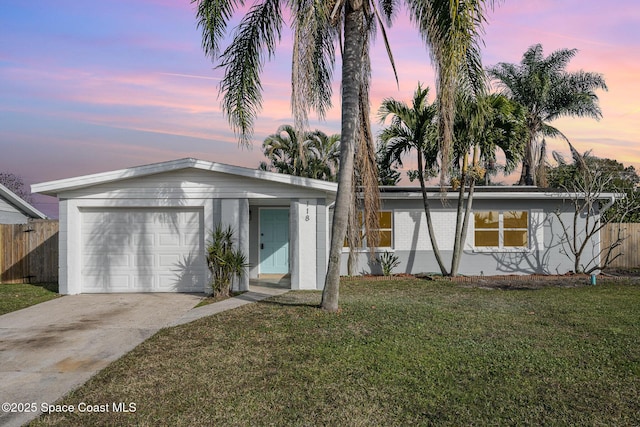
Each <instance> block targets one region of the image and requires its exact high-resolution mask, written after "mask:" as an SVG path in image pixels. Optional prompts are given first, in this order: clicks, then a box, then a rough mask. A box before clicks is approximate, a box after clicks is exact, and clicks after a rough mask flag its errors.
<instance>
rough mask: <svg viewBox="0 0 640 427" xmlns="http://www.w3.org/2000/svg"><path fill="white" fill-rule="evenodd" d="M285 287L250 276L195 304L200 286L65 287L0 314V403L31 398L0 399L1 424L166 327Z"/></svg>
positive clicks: (25, 417)
mask: <svg viewBox="0 0 640 427" xmlns="http://www.w3.org/2000/svg"><path fill="white" fill-rule="evenodd" d="M287 291H288V289H283V288H282V287H279V286H274V285H269V284H254V285H252V286H251V291H250V292H247V293H245V294H242V295H239V296H238V297H235V298H230V299H228V300H224V301H221V302H218V303H214V304H209V305H206V306H202V307H198V308H194V306H196V305H197V304H198V303H199V302H200V301H201V300H202V298H203V295H201V294H200V295H196V294H171V293H163V294H83V295H67V296H64V297H62V298H57V299H55V300H51V301H47V302H44V303H42V304H38V305H35V306H31V307H28V308H25V309H23V310H19V311H15V312H12V313H8V314H5V315H3V316H0V404H3V403H5V402H7V403H16V404H18V403H20V404H25V403H30V404H34V405H29V407H27V408H23V407H20V408H15V407H14V408H13V409H14V410H17V409H20V410H21V411H18V412H12V411H9V412H8V411H7V410H6V408H4V405H3V408H2V409H0V426H20V425H22V424H24V423H26V422H28V421H30V420H32V419H33V418H36V417H37V416H38V415H39V414H40V413H41V409H42V406H43V404H44V405H45V406H46V404H53V403H54V402H55V401H57V400H58V399H60V398H62V397H63V396H64V395H66V394H67V393H69V392H70V391H72V390H74V389H75V388H77V387H79V386H80V385H82V384H84V383H85V382H86V381H87V380H88V379H89V378H91V377H92V376H94V375H95V374H96V373H97V372H98V371H100V370H101V369H103V368H104V367H106V366H107V365H109V364H110V363H111V362H113V361H115V360H117V359H119V358H120V357H122V356H123V355H124V354H126V353H128V352H129V351H131V350H132V349H133V348H134V347H136V346H137V345H139V344H140V343H142V342H143V341H144V340H146V339H147V338H149V337H151V336H152V335H153V334H155V333H156V332H157V331H158V330H160V329H162V328H164V327H170V326H175V325H182V324H185V323H189V322H191V321H194V320H196V319H199V318H201V317H205V316H210V315H213V314H216V313H219V312H222V311H226V310H231V309H234V308H236V307H240V306H242V305H245V304H250V303H252V302H255V301H260V300H263V299H266V298H269V297H271V296H274V295H280V294H283V293H285V292H287ZM25 409H27V410H29V412H27V411H25ZM32 409H34V410H33V411H32Z"/></svg>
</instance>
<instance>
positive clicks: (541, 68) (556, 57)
mask: <svg viewBox="0 0 640 427" xmlns="http://www.w3.org/2000/svg"><path fill="white" fill-rule="evenodd" d="M577 53H578V51H577V49H559V50H557V51H555V52H553V53H551V55H549V56H547V57H544V55H543V52H542V45H540V44H536V45H534V46H531V47H530V48H529V49H528V50H527V51H526V52H525V53H524V55H523V57H522V60H521V62H520V64H519V65H518V64H510V63H504V62H501V63H499V64H498V65H496V66H494V67H491V68H489V73H490V75H491V76H492V77H493V78H494V79H496V80H497V81H498V84H499V85H500V87H501V88H502V93H504V94H505V95H506V96H508V97H509V98H510V99H512V100H514V101H515V102H518V103H519V104H521V105H522V106H523V107H524V108H525V109H526V112H527V128H528V129H529V140H528V141H527V144H526V146H525V153H524V157H523V159H522V173H521V175H520V181H519V184H520V185H523V184H526V185H536V183H537V178H536V169H537V167H538V166H541V165H542V166H543V162H542V159H541V158H540V157H542V156H540V155H539V154H537V153H538V150H539V149H540V148H544V139H545V137H561V138H563V139H564V140H566V141H568V139H567V137H566V136H565V135H564V134H563V133H562V132H560V131H559V130H558V129H556V128H555V127H553V126H551V125H550V122H552V121H553V120H555V119H557V118H559V117H566V116H571V117H592V118H594V119H599V118H600V117H602V112H601V110H600V107H599V105H598V96H597V95H596V94H595V90H596V89H603V90H606V89H607V86H606V84H605V81H604V78H603V76H602V75H601V74H597V73H589V72H585V71H576V72H567V71H566V70H565V68H566V67H567V64H568V63H569V61H570V60H571V59H572V58H573V57H574V56H575V55H576V54H577Z"/></svg>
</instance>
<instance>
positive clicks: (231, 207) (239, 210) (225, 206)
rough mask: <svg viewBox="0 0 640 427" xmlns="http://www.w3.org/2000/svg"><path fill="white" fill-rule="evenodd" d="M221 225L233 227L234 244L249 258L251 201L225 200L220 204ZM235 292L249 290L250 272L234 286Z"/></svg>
mask: <svg viewBox="0 0 640 427" xmlns="http://www.w3.org/2000/svg"><path fill="white" fill-rule="evenodd" d="M220 217H221V218H220V223H221V224H222V226H223V227H227V226H229V225H230V226H231V228H232V229H233V231H234V243H235V245H236V247H237V248H238V249H240V250H241V251H242V253H244V254H245V255H246V256H247V259H248V258H249V200H248V199H223V200H221V203H220ZM233 290H234V291H248V290H249V270H248V269H247V271H246V272H245V274H244V275H243V276H242V278H241V279H240V280H239V281H238V282H234V284H233Z"/></svg>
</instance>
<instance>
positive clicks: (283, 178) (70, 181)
mask: <svg viewBox="0 0 640 427" xmlns="http://www.w3.org/2000/svg"><path fill="white" fill-rule="evenodd" d="M187 168H194V169H199V170H205V171H212V172H219V173H224V174H230V175H235V176H240V177H247V178H254V179H260V180H264V181H270V182H276V183H281V184H289V185H293V186H298V187H304V188H310V189H314V190H318V191H322V192H325V193H329V194H335V193H336V191H337V189H338V184H336V183H334V182H328V181H322V180H318V179H312V178H302V177H299V176H292V175H285V174H281V173H275V172H267V171H262V170H258V169H249V168H245V167H241V166H232V165H227V164H224V163H216V162H210V161H206V160H198V159H194V158H185V159H178V160H171V161H167V162H161V163H153V164H149V165H143V166H135V167H131V168H127V169H119V170H115V171H110V172H102V173H96V174H91V175H83V176H78V177H74V178H66V179H60V180H56V181H49V182H43V183H40V184H34V185H32V186H31V191H33V192H34V193H40V194H46V195H49V196H57V195H58V194H60V193H63V192H65V191H71V190H77V189H80V188H85V187H91V186H93V185H99V184H105V183H110V182H116V181H121V180H125V179H131V178H140V177H144V176H148V175H154V174H159V173H164V172H171V171H177V170H181V169H187Z"/></svg>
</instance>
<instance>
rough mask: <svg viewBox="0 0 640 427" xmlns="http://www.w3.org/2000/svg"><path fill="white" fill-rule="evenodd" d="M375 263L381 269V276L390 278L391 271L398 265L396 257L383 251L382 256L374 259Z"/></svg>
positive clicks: (398, 261)
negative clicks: (376, 262)
mask: <svg viewBox="0 0 640 427" xmlns="http://www.w3.org/2000/svg"><path fill="white" fill-rule="evenodd" d="M376 261H378V264H380V267H382V274H383V275H385V276H391V273H393V269H394V268H396V267H397V266H398V265H400V260H399V259H398V256H397V255H395V254H393V253H391V252H389V251H384V253H383V254H382V255H380V256H379V257H377V258H376Z"/></svg>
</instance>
